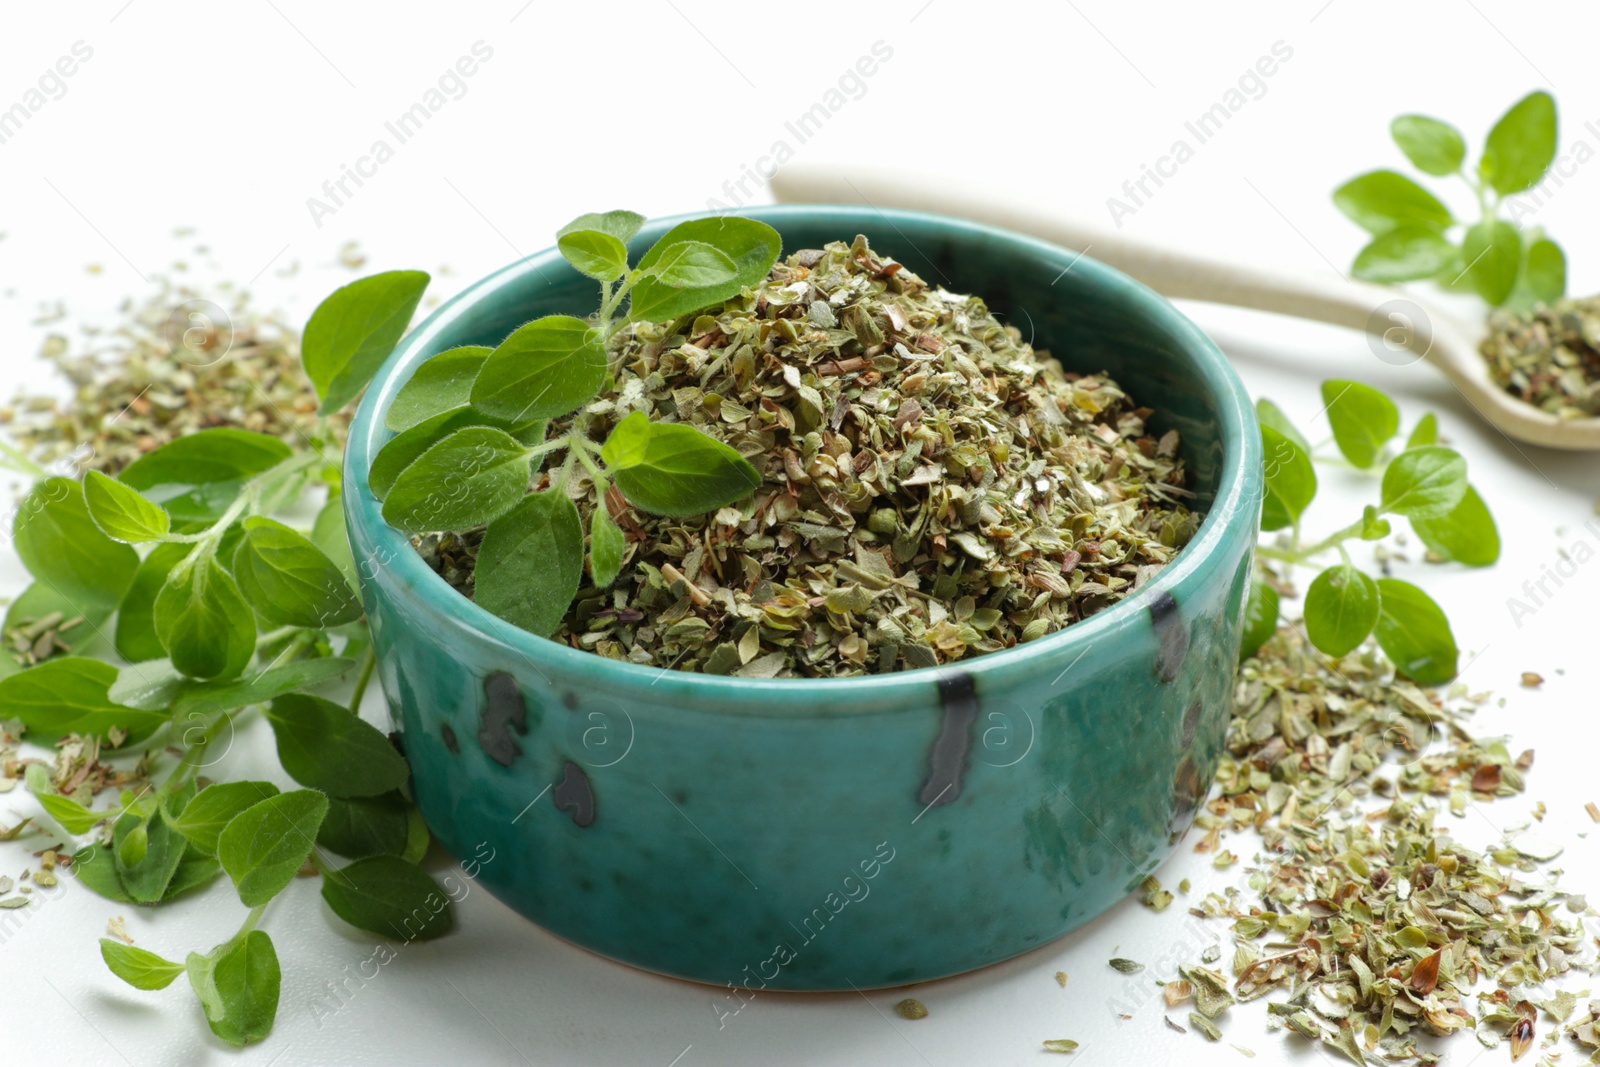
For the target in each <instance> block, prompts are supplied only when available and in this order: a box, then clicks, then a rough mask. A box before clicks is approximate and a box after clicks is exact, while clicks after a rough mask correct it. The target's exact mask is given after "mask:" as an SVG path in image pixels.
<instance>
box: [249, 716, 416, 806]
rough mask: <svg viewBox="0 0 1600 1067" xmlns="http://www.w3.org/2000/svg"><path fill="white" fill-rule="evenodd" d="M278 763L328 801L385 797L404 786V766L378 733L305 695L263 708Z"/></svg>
mask: <svg viewBox="0 0 1600 1067" xmlns="http://www.w3.org/2000/svg"><path fill="white" fill-rule="evenodd" d="M267 721H269V722H270V723H272V732H273V733H274V734H275V735H276V736H277V739H278V762H280V763H282V764H283V769H284V770H286V771H288V772H289V777H291V778H293V779H294V780H295V781H297V782H299V783H300V784H301V785H304V786H310V787H311V788H313V789H320V790H322V791H323V792H324V793H327V794H328V795H329V796H332V797H364V796H375V795H376V794H379V793H387V792H389V791H390V790H391V789H398V788H399V787H400V786H402V785H404V784H405V783H406V778H407V776H408V775H409V773H410V772H409V770H408V768H407V767H406V761H405V760H404V759H402V758H401V756H400V753H398V752H396V751H395V748H394V746H393V745H391V744H390V743H389V738H388V737H386V736H385V735H384V733H383V731H381V730H379V729H378V728H377V727H376V726H373V725H372V724H371V723H368V722H366V721H365V720H364V719H362V718H360V717H359V716H357V715H355V714H354V713H352V712H351V711H350V710H349V709H348V708H344V707H341V706H340V705H338V704H335V703H334V702H333V701H331V700H324V699H322V698H321V697H315V696H312V695H310V694H309V693H287V694H285V695H283V696H281V697H279V698H278V699H276V700H274V701H273V702H272V704H271V705H270V706H269V707H268V708H267Z"/></svg>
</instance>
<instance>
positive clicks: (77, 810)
mask: <svg viewBox="0 0 1600 1067" xmlns="http://www.w3.org/2000/svg"><path fill="white" fill-rule="evenodd" d="M33 799H35V800H37V801H38V802H39V806H40V807H41V808H43V809H44V811H45V814H46V815H48V816H50V817H51V818H52V819H54V820H55V821H56V822H58V823H60V824H61V828H62V829H63V830H65V831H66V832H67V833H69V834H72V835H73V836H77V835H79V834H86V833H88V832H89V831H90V830H92V829H94V824H95V823H97V822H99V821H100V820H101V819H104V818H105V817H106V815H107V814H108V813H107V812H103V811H91V810H89V809H88V808H86V807H84V806H83V805H82V804H79V803H78V802H77V801H76V800H73V799H72V798H71V797H64V796H60V795H59V794H56V793H34V795H33Z"/></svg>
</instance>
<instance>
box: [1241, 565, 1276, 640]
mask: <svg viewBox="0 0 1600 1067" xmlns="http://www.w3.org/2000/svg"><path fill="white" fill-rule="evenodd" d="M1277 632H1278V591H1277V590H1276V589H1274V588H1273V587H1272V586H1270V585H1268V584H1267V583H1266V582H1264V581H1262V580H1261V579H1260V578H1256V579H1254V580H1252V581H1251V583H1250V599H1249V600H1248V601H1247V602H1246V603H1245V608H1244V636H1243V640H1242V641H1241V643H1240V646H1239V657H1240V658H1241V659H1244V658H1247V657H1249V656H1253V655H1255V654H1256V652H1257V651H1259V650H1260V648H1261V646H1262V645H1264V644H1266V643H1267V641H1268V640H1270V639H1271V638H1272V635H1273V634H1275V633H1277Z"/></svg>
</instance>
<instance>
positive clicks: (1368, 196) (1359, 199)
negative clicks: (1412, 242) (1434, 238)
mask: <svg viewBox="0 0 1600 1067" xmlns="http://www.w3.org/2000/svg"><path fill="white" fill-rule="evenodd" d="M1333 202H1334V204H1335V206H1337V207H1338V209H1339V210H1340V211H1342V212H1344V213H1345V214H1346V215H1348V216H1349V217H1350V219H1351V220H1352V221H1354V222H1355V223H1356V225H1358V226H1360V227H1361V228H1362V229H1364V230H1366V231H1367V232H1368V233H1371V234H1380V233H1388V232H1389V231H1390V230H1392V229H1394V228H1395V227H1396V226H1405V225H1413V226H1421V227H1424V228H1427V229H1433V230H1442V229H1444V228H1446V227H1447V226H1449V225H1450V224H1451V223H1452V222H1454V221H1455V219H1454V218H1453V217H1452V216H1451V214H1450V209H1449V208H1447V207H1445V206H1444V204H1443V203H1441V202H1440V201H1439V198H1438V197H1436V196H1434V195H1433V194H1432V193H1430V192H1428V190H1426V189H1424V188H1423V187H1422V186H1420V185H1418V184H1417V183H1416V182H1414V181H1412V180H1411V179H1410V178H1407V177H1406V176H1405V175H1404V174H1398V173H1396V172H1395V171H1392V170H1375V171H1372V172H1370V173H1368V174H1363V175H1361V176H1359V177H1356V178H1352V179H1350V180H1349V181H1347V182H1345V183H1344V184H1343V185H1341V186H1340V187H1339V188H1338V189H1336V190H1334V193H1333Z"/></svg>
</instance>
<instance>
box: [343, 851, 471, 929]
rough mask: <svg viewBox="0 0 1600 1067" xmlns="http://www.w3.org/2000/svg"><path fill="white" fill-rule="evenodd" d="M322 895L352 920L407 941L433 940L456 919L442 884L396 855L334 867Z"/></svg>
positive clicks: (355, 924)
mask: <svg viewBox="0 0 1600 1067" xmlns="http://www.w3.org/2000/svg"><path fill="white" fill-rule="evenodd" d="M322 899H323V900H326V901H327V902H328V907H330V908H332V909H333V913H334V914H335V915H337V916H339V918H341V919H343V920H344V921H345V922H347V923H349V924H350V925H351V926H354V927H356V928H357V929H360V930H366V931H368V932H369V933H374V934H381V935H383V936H384V937H393V938H398V939H399V940H401V941H404V942H411V941H430V940H432V939H433V938H436V937H439V936H440V935H442V934H446V933H449V932H450V928H451V927H452V926H454V925H455V916H454V913H453V912H452V909H451V904H450V898H449V896H448V895H446V893H445V891H444V890H443V889H442V888H440V886H439V884H438V883H437V882H435V881H434V880H433V879H432V878H430V877H429V876H428V874H427V872H426V871H424V870H422V868H420V867H416V866H413V865H412V864H409V863H407V862H405V861H404V860H402V859H399V858H397V857H395V856H370V857H368V858H367V859H362V860H356V861H355V862H354V863H352V864H350V865H349V866H347V867H341V868H340V869H339V870H337V871H333V872H331V873H329V874H328V876H327V877H326V878H324V879H323V880H322Z"/></svg>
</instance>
